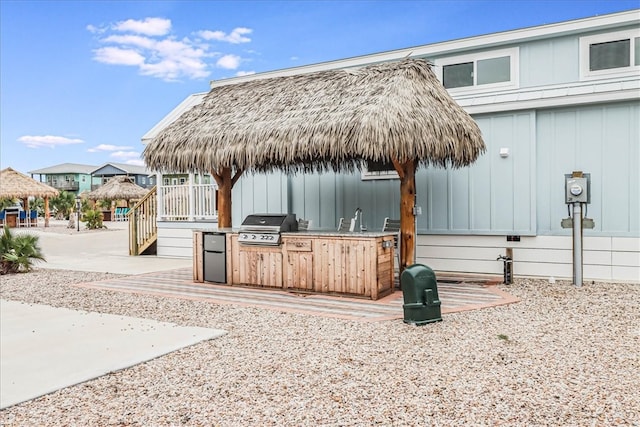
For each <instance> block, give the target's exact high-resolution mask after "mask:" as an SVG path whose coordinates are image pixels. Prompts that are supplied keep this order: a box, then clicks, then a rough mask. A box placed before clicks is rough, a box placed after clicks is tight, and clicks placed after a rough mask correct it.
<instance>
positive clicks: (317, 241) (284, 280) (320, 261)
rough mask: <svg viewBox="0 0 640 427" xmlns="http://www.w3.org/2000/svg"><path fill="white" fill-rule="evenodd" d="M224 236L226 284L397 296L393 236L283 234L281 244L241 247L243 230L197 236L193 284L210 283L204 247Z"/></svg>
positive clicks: (245, 245)
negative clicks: (210, 238) (215, 237)
mask: <svg viewBox="0 0 640 427" xmlns="http://www.w3.org/2000/svg"><path fill="white" fill-rule="evenodd" d="M208 232H209V233H218V234H221V233H224V234H225V240H226V284H227V285H230V286H235V285H243V286H254V287H264V288H276V289H282V290H287V291H294V292H314V293H323V294H336V295H345V296H357V297H365V298H370V299H372V300H376V299H379V298H381V297H383V296H385V295H388V294H389V293H391V292H392V291H393V285H394V266H393V263H394V238H395V237H396V234H395V233H389V232H374V231H370V232H360V233H359V232H336V231H322V230H317V231H316V230H308V231H295V232H282V233H279V234H278V237H279V244H247V243H242V238H240V242H239V241H238V240H239V236H240V235H241V234H242V231H241V230H237V229H223V230H218V229H216V230H196V231H194V245H193V246H194V257H193V260H194V263H193V279H194V281H195V282H205V276H204V269H205V265H204V264H205V260H204V259H203V258H204V255H203V254H204V245H203V241H204V239H205V237H206V235H207V234H208Z"/></svg>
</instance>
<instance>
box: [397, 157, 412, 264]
mask: <svg viewBox="0 0 640 427" xmlns="http://www.w3.org/2000/svg"><path fill="white" fill-rule="evenodd" d="M393 166H394V168H395V169H396V172H398V176H399V177H400V265H399V270H400V273H401V274H402V271H403V270H404V269H405V268H407V267H408V266H410V265H411V264H414V263H415V238H416V236H415V234H416V223H415V215H414V211H413V208H414V207H415V204H416V167H417V165H416V161H415V159H410V160H407V161H406V162H404V163H400V162H399V161H397V160H395V159H394V160H393Z"/></svg>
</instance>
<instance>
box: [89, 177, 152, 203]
mask: <svg viewBox="0 0 640 427" xmlns="http://www.w3.org/2000/svg"><path fill="white" fill-rule="evenodd" d="M147 192H148V190H146V189H144V188H142V187H140V186H139V185H138V184H136V183H135V182H134V181H133V178H130V177H128V176H115V177H113V178H111V179H110V180H109V181H108V182H107V183H106V184H104V185H103V186H101V187H98V188H97V189H95V190H93V191H91V192H90V193H88V194H87V198H88V199H90V200H135V199H141V198H143V197H144V196H145V195H146V194H147Z"/></svg>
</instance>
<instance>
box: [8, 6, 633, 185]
mask: <svg viewBox="0 0 640 427" xmlns="http://www.w3.org/2000/svg"><path fill="white" fill-rule="evenodd" d="M639 6H640V2H639V1H638V0H634V1H607V0H597V1H595V0H594V1H590V0H569V1H549V0H547V1H545V0H536V1H525V0H510V1H497V0H494V1H426V0H425V1H402V0H396V1H266V0H263V1H90V0H86V1H81V0H77V1H64V0H56V1H45V0H38V1H28V0H20V1H13V0H0V90H1V92H0V127H1V130H0V144H1V146H0V169H3V168H5V167H8V166H10V167H12V168H14V169H16V170H19V171H21V172H24V173H28V171H30V170H35V169H39V168H43V167H48V166H53V165H56V164H59V163H66V162H70V163H82V164H90V165H96V166H100V165H102V164H104V163H107V162H119V163H134V164H141V161H140V153H141V152H142V149H143V146H142V144H141V142H140V140H141V137H142V135H144V134H145V133H146V132H147V131H148V130H149V129H151V128H152V127H153V126H154V125H155V124H156V123H157V122H158V121H160V120H161V119H162V118H163V117H164V116H165V115H166V114H167V113H169V112H170V111H171V110H172V109H173V108H174V107H175V106H176V105H177V104H179V103H180V102H181V101H182V100H184V99H185V98H186V97H187V96H188V95H189V94H192V93H196V92H205V91H207V90H208V89H209V81H210V80H217V79H223V78H229V77H233V76H237V75H242V74H247V73H258V72H264V71H271V70H277V69H282V68H288V67H294V66H301V65H307V64H313V63H318V62H324V61H331V60H336V59H342V58H348V57H353V56H359V55H366V54H371V53H376V52H383V51H387V50H393V49H401V48H406V47H411V46H417V45H422V44H428V43H435V42H441V41H447V40H452V39H457V38H462V37H469V36H476V35H481V34H487V33H493V32H498V31H505V30H511V29H516V28H523V27H529V26H534V25H542V24H549V23H553V22H560V21H565V20H570V19H577V18H584V17H589V16H594V15H601V14H606V13H612V12H619V11H623V10H629V9H634V8H638V7H639Z"/></svg>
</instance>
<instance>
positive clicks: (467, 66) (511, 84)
mask: <svg viewBox="0 0 640 427" xmlns="http://www.w3.org/2000/svg"><path fill="white" fill-rule="evenodd" d="M518 53H519V51H518V49H517V48H514V49H505V50H499V51H492V52H484V53H481V54H476V55H465V56H457V57H450V58H442V59H439V60H436V61H435V65H436V72H437V73H438V74H439V77H440V79H441V81H442V84H443V85H444V87H445V88H447V89H449V90H453V91H465V90H467V91H468V90H474V91H475V90H482V89H494V88H515V87H517V84H518V78H517V77H518V70H517V64H518V62H517V61H518Z"/></svg>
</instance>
